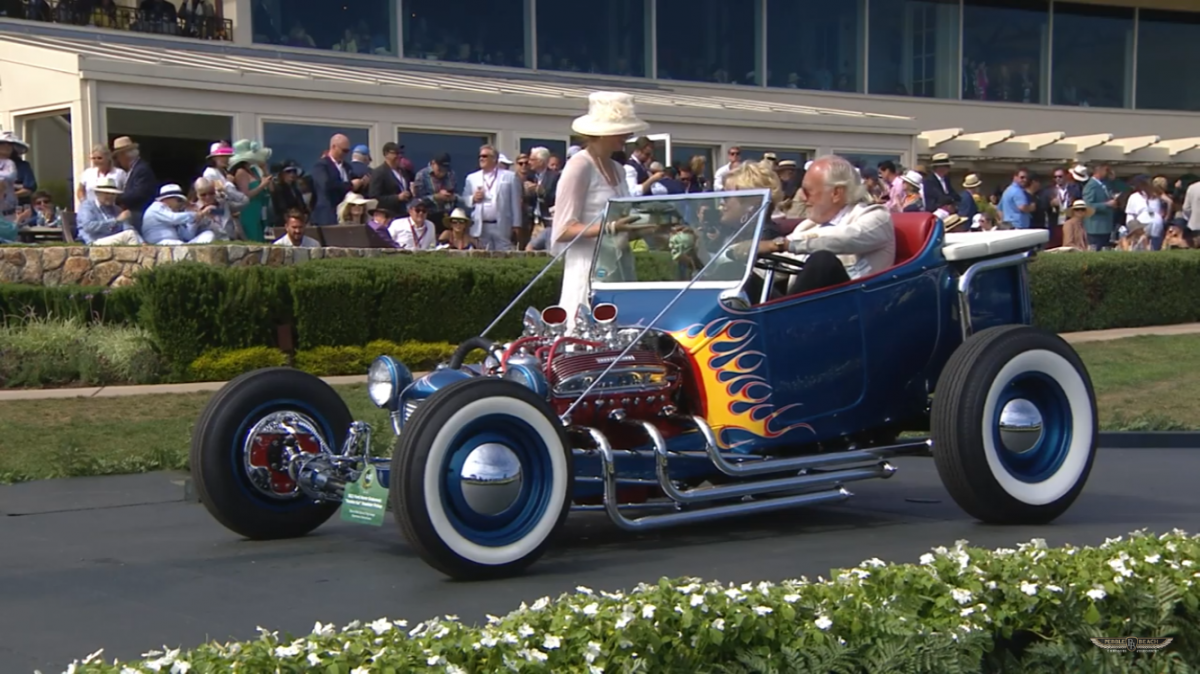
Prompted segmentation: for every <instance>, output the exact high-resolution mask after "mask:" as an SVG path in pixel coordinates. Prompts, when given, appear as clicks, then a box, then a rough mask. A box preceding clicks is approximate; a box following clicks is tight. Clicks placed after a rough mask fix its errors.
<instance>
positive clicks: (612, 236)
mask: <svg viewBox="0 0 1200 674" xmlns="http://www.w3.org/2000/svg"><path fill="white" fill-rule="evenodd" d="M769 199H770V193H769V192H768V191H766V190H745V191H738V192H705V193H698V194H672V195H653V196H648V197H626V198H620V199H612V200H610V201H609V202H608V210H607V212H606V213H605V219H604V222H605V227H604V232H603V233H602V234H601V235H600V240H599V242H598V245H597V250H596V257H595V259H594V260H593V263H592V273H591V283H592V285H593V286H611V285H623V284H632V283H660V284H661V283H664V282H666V283H673V284H678V285H680V286H683V285H685V284H686V283H688V282H689V281H693V280H695V281H696V283H697V284H700V283H705V284H706V285H707V283H708V282H713V283H716V284H717V285H719V286H722V287H733V286H736V285H738V284H740V282H742V281H744V280H745V278H746V276H747V275H748V274H749V271H750V261H749V259H747V258H746V256H745V255H730V254H729V253H730V252H731V251H729V250H728V249H726V253H725V254H722V255H721V257H720V259H718V260H717V261H715V262H713V263H712V264H711V265H709V266H708V267H707V269H705V265H708V263H709V262H710V261H711V260H712V259H713V256H714V255H716V254H717V253H719V252H720V251H721V250H722V249H723V248H726V244H729V246H730V247H735V246H736V250H738V251H742V252H744V251H745V250H746V249H748V248H750V244H751V243H752V242H754V241H756V240H757V237H758V235H759V230H760V229H761V228H762V223H763V220H764V218H765V217H766V208H765V205H766V203H767V201H768V200H769ZM610 225H612V226H610ZM743 225H745V227H743ZM738 244H743V245H741V246H738ZM702 270H703V271H702Z"/></svg>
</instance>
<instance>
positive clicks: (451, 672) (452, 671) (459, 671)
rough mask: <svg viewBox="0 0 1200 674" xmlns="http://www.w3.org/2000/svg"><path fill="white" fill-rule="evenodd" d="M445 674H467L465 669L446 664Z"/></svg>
mask: <svg viewBox="0 0 1200 674" xmlns="http://www.w3.org/2000/svg"><path fill="white" fill-rule="evenodd" d="M446 674H467V670H465V669H463V668H462V667H459V666H458V665H446Z"/></svg>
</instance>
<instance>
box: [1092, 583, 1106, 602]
mask: <svg viewBox="0 0 1200 674" xmlns="http://www.w3.org/2000/svg"><path fill="white" fill-rule="evenodd" d="M1087 596H1088V597H1089V598H1091V599H1094V600H1096V601H1100V600H1101V599H1104V598H1105V597H1107V596H1108V593H1107V592H1105V591H1104V588H1102V587H1100V586H1099V585H1097V586H1096V587H1095V588H1093V589H1091V590H1088V591H1087Z"/></svg>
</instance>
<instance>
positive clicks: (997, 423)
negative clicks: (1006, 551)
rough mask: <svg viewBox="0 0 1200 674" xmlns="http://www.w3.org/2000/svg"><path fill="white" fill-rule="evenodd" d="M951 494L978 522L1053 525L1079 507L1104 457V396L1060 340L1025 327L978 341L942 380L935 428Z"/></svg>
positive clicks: (936, 452) (984, 334)
mask: <svg viewBox="0 0 1200 674" xmlns="http://www.w3.org/2000/svg"><path fill="white" fill-rule="evenodd" d="M930 429H931V435H932V439H933V458H934V462H935V463H936V465H937V469H938V473H939V474H940V475H941V478H942V482H943V483H944V484H945V486H946V489H947V491H949V492H950V495H951V496H952V497H953V498H954V500H955V502H957V503H958V505H959V507H961V508H962V509H963V510H965V511H966V512H967V513H968V514H970V515H971V516H972V517H975V518H977V519H979V520H982V521H984V522H988V523H993V524H1044V523H1046V522H1050V521H1052V520H1054V519H1055V518H1057V517H1058V516H1059V515H1061V514H1063V513H1064V512H1066V510H1067V509H1068V508H1069V507H1070V506H1071V504H1072V503H1074V501H1075V499H1076V498H1078V497H1079V494H1080V492H1082V491H1083V487H1084V484H1085V483H1086V482H1087V478H1088V475H1089V473H1090V472H1091V469H1092V463H1093V462H1094V460H1095V457H1096V443H1097V438H1098V435H1099V428H1098V421H1097V415H1096V396H1095V393H1094V391H1093V389H1092V382H1091V379H1090V378H1089V376H1088V373H1087V369H1086V367H1085V366H1084V364H1083V361H1082V360H1080V358H1079V356H1078V354H1076V353H1075V350H1074V349H1072V348H1071V346H1070V345H1069V344H1067V343H1066V342H1065V341H1063V339H1062V338H1061V337H1059V336H1058V335H1055V334H1052V333H1049V332H1046V331H1044V330H1039V329H1037V328H1032V327H1027V326H1023V325H1016V326H1000V327H996V328H989V329H987V330H983V331H981V332H979V333H977V334H975V335H973V336H972V337H971V338H969V339H968V340H967V341H966V342H965V343H964V344H963V345H962V346H961V347H959V348H958V350H957V351H955V352H954V355H953V356H951V358H950V360H949V362H948V363H947V364H946V368H945V369H944V370H943V371H942V374H941V377H940V378H939V379H938V383H937V388H936V389H935V391H934V399H933V409H932V418H931V423H930Z"/></svg>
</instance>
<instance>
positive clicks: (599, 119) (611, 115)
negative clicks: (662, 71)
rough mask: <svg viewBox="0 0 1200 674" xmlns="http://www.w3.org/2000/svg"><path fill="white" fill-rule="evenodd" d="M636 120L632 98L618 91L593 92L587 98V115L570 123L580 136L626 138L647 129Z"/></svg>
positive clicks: (644, 123) (647, 125)
mask: <svg viewBox="0 0 1200 674" xmlns="http://www.w3.org/2000/svg"><path fill="white" fill-rule="evenodd" d="M649 128H650V125H649V124H647V123H646V122H644V121H642V120H641V119H639V118H638V116H637V112H636V111H635V110H634V106H633V96H630V95H629V94H626V93H622V92H619V91H595V92H592V93H591V94H590V95H589V96H588V113H587V114H586V115H583V116H582V117H576V118H575V121H573V122H571V130H572V131H574V132H575V133H577V134H579V135H581V136H628V135H630V134H634V133H637V132H639V131H645V130H646V129H649Z"/></svg>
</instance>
